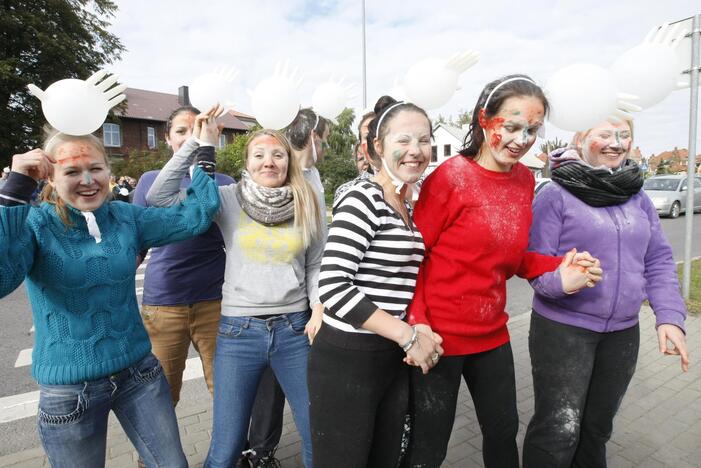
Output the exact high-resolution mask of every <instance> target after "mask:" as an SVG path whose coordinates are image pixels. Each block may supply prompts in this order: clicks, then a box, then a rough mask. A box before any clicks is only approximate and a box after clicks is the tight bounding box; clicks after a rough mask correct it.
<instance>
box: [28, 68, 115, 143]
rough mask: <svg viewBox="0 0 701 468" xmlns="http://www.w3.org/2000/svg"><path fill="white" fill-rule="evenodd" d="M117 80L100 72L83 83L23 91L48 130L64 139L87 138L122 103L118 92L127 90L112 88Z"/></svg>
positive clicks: (61, 83)
mask: <svg viewBox="0 0 701 468" xmlns="http://www.w3.org/2000/svg"><path fill="white" fill-rule="evenodd" d="M117 79H118V77H117V75H109V74H108V72H107V71H106V70H100V71H98V72H96V73H94V74H93V75H92V76H90V78H88V79H87V80H84V81H83V80H78V79H74V78H68V79H65V80H59V81H56V82H55V83H52V84H51V85H50V86H49V87H48V88H46V90H45V91H42V90H41V89H39V88H38V87H37V86H36V85H33V84H30V85H27V88H28V89H29V92H30V93H31V94H33V95H34V96H36V97H37V98H39V100H40V101H41V110H42V112H43V113H44V117H46V120H47V121H48V122H49V124H50V125H51V126H52V127H54V128H55V129H56V130H58V131H60V132H62V133H66V134H68V135H88V134H90V133H93V132H94V131H96V130H97V129H99V128H100V127H101V126H102V124H103V123H104V122H105V118H106V117H107V113H108V112H109V110H110V109H111V108H112V107H114V106H116V105H117V104H119V103H120V102H122V101H123V100H124V99H126V95H124V94H122V92H123V91H124V90H125V89H127V87H126V85H118V86H114V84H115V83H116V82H117Z"/></svg>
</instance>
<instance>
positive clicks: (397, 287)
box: [319, 181, 424, 333]
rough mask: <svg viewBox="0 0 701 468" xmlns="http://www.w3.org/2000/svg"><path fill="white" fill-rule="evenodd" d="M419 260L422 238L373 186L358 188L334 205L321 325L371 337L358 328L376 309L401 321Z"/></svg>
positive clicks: (323, 274)
mask: <svg viewBox="0 0 701 468" xmlns="http://www.w3.org/2000/svg"><path fill="white" fill-rule="evenodd" d="M407 208H408V209H409V206H408V205H407ZM409 213H411V211H410V209H409ZM423 257H424V243H423V238H422V237H421V233H420V232H419V230H418V229H416V227H415V226H414V224H413V222H412V223H411V227H408V226H407V225H406V224H405V223H404V221H403V219H402V217H401V216H400V215H399V214H398V213H397V212H396V211H395V210H394V209H393V208H392V207H391V206H390V205H388V204H387V202H386V201H385V199H384V196H383V192H382V188H381V187H380V186H379V185H378V184H376V183H374V182H371V181H365V182H361V183H359V184H357V185H356V186H355V187H353V188H352V189H351V190H349V191H348V192H347V193H346V194H345V196H344V198H343V200H342V201H341V203H340V204H339V205H338V206H337V207H336V211H335V212H334V217H333V222H332V223H331V227H330V229H329V237H328V240H327V241H326V248H325V250H324V257H323V259H322V261H321V273H320V274H319V296H320V299H321V301H322V302H323V303H324V305H325V306H326V310H325V313H324V323H325V324H327V325H330V326H332V327H334V328H337V329H340V330H343V331H346V332H355V333H372V332H370V331H369V330H365V329H363V328H361V327H362V324H363V323H364V322H365V321H366V320H367V319H368V318H369V317H370V315H372V313H373V312H375V310H377V309H378V308H380V309H382V310H384V311H385V312H387V313H389V314H391V315H394V316H395V317H397V318H399V319H403V318H404V316H405V314H406V308H407V307H408V305H409V303H410V302H411V298H412V297H413V295H414V287H415V286H416V276H417V275H418V272H419V265H420V264H421V261H422V260H423Z"/></svg>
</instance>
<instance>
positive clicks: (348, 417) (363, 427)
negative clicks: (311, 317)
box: [307, 324, 409, 468]
mask: <svg viewBox="0 0 701 468" xmlns="http://www.w3.org/2000/svg"><path fill="white" fill-rule="evenodd" d="M354 335H356V336H354ZM357 335H358V334H355V333H345V332H342V331H338V330H336V329H334V328H332V327H330V326H328V325H326V324H324V325H323V326H322V327H321V329H320V330H319V333H317V335H316V337H315V338H314V343H313V344H312V349H311V352H310V353H309V373H308V377H307V378H308V381H309V403H310V410H309V416H310V423H311V431H312V451H313V459H314V466H315V467H320V468H326V467H333V468H346V467H347V468H358V467H373V468H375V467H376V468H394V467H396V466H397V464H398V462H399V453H400V445H401V438H402V431H403V425H404V416H405V414H406V411H407V406H408V397H409V375H408V369H407V366H406V365H405V364H404V363H403V362H402V358H403V356H404V353H403V352H402V350H401V348H400V347H398V346H397V345H396V344H395V343H393V342H391V341H389V340H385V339H384V338H382V337H380V336H377V335H361V336H357ZM366 345H369V346H366Z"/></svg>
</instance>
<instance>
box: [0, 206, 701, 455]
mask: <svg viewBox="0 0 701 468" xmlns="http://www.w3.org/2000/svg"><path fill="white" fill-rule="evenodd" d="M662 228H663V230H664V232H665V234H666V235H667V238H668V239H669V241H670V243H671V245H672V249H673V251H674V258H675V260H681V259H682V258H683V256H684V228H685V218H684V216H681V217H679V218H678V219H662ZM694 232H695V233H696V235H695V236H694V237H695V240H696V244H695V245H694V248H693V253H692V255H693V256H695V257H696V256H701V215H696V216H694ZM137 274H138V276H137V284H136V286H137V295H138V296H139V299H140V288H141V286H142V282H143V281H142V280H143V277H142V275H143V265H142V267H140V269H139V271H138V272H137ZM531 299H532V291H531V288H530V286H529V285H528V283H527V282H526V281H524V280H522V279H520V278H513V279H511V280H509V282H508V298H507V310H508V311H509V313H510V314H511V315H512V316H513V315H519V314H522V313H524V312H526V311H528V310H529V309H530V306H531ZM0 323H2V327H0V421H4V420H8V419H12V420H9V421H8V422H4V423H3V422H0V440H1V441H2V443H0V456H2V455H7V454H10V453H14V452H17V451H20V450H23V449H27V448H31V447H36V446H38V445H39V441H38V439H37V436H36V428H35V420H34V418H33V417H31V416H28V417H23V418H21V419H14V417H10V416H8V415H9V414H11V413H12V411H14V410H16V409H17V407H18V406H17V405H18V404H19V403H18V401H20V402H26V401H28V400H31V395H32V393H31V392H35V391H36V390H37V386H36V383H35V382H34V380H33V379H32V378H31V375H30V373H29V367H28V364H29V362H30V361H29V358H30V354H29V353H30V350H31V347H32V346H33V341H34V334H33V331H32V319H31V313H30V309H29V305H28V301H27V297H26V294H25V291H24V288H23V287H20V288H18V289H17V290H16V291H15V292H13V293H12V294H10V295H8V296H7V297H4V298H2V299H0ZM194 356H195V353H194V352H193V351H192V350H191V357H194ZM196 376H197V374H196V372H195V373H193V375H192V377H196ZM27 394H29V395H27ZM202 394H206V387H205V385H204V383H203V379H201V378H192V379H191V380H188V381H187V382H185V384H184V385H183V393H182V397H181V399H182V401H183V402H186V401H188V400H191V399H192V400H193V401H194V399H195V398H201V396H202ZM17 395H20V396H19V397H17ZM13 398H14V399H13ZM8 405H10V406H14V409H13V408H10V409H9V410H8V409H7V408H6V407H7V406H8ZM12 414H15V413H12ZM3 415H4V416H5V417H3Z"/></svg>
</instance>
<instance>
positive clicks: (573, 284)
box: [559, 249, 603, 294]
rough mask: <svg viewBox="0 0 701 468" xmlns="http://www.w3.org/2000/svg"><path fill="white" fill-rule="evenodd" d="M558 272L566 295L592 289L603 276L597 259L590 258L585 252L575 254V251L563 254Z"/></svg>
mask: <svg viewBox="0 0 701 468" xmlns="http://www.w3.org/2000/svg"><path fill="white" fill-rule="evenodd" d="M559 272H560V279H561V281H562V290H563V291H564V292H565V293H567V294H574V293H576V292H578V291H580V290H582V289H584V288H585V287H587V288H593V287H594V286H596V283H598V282H599V281H601V279H602V275H603V270H602V269H601V263H600V262H599V259H598V258H594V257H592V256H591V254H590V253H589V252H587V251H584V252H577V249H572V250H570V251H569V252H567V254H565V258H564V259H563V260H562V263H560V267H559Z"/></svg>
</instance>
